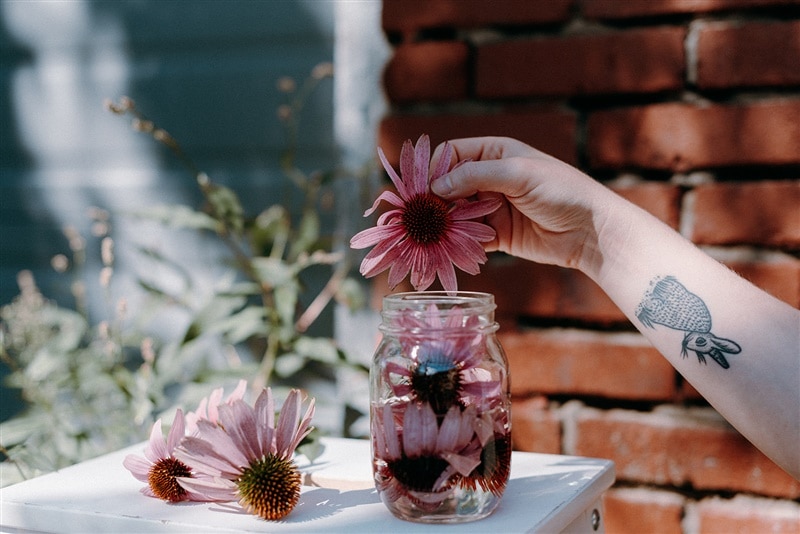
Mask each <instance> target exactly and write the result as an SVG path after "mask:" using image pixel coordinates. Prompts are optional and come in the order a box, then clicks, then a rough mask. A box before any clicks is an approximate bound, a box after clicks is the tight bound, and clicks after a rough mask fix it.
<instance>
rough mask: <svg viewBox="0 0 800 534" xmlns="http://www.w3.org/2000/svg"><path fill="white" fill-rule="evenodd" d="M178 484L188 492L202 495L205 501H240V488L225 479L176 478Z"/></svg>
mask: <svg viewBox="0 0 800 534" xmlns="http://www.w3.org/2000/svg"><path fill="white" fill-rule="evenodd" d="M176 480H177V481H178V484H180V485H181V487H183V489H185V490H186V491H189V492H192V493H194V494H197V495H200V496H202V497H203V498H204V500H208V501H214V502H231V501H235V500H238V494H237V491H238V488H237V486H236V484H235V483H233V482H231V481H230V480H226V479H224V478H213V479H207V478H188V477H178V478H176Z"/></svg>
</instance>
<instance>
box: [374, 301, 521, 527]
mask: <svg viewBox="0 0 800 534" xmlns="http://www.w3.org/2000/svg"><path fill="white" fill-rule="evenodd" d="M494 309H495V304H494V297H493V296H492V295H490V294H488V293H470V292H457V293H451V294H448V293H446V292H444V291H441V292H439V291H427V292H413V293H398V294H394V295H389V296H387V297H385V298H384V299H383V311H382V314H381V315H382V323H381V327H380V329H381V332H382V333H383V338H382V340H381V342H380V344H379V346H378V348H377V350H376V352H375V356H374V359H373V361H372V365H371V369H370V397H371V398H370V400H371V413H370V431H371V436H372V469H373V475H374V478H375V486H376V488H377V490H378V493H379V494H380V497H381V500H383V502H384V504H385V505H386V506H387V507H388V508H389V510H390V511H391V512H392V513H393V514H394V515H395V516H396V517H399V518H400V519H405V520H409V521H417V522H424V523H458V522H465V521H474V520H477V519H481V518H483V517H486V516H488V515H489V514H491V513H492V511H493V510H494V509H495V508H496V507H497V505H498V504H499V502H500V498H501V496H502V495H503V491H504V490H505V488H506V484H507V483H508V478H509V474H510V472H511V400H510V399H511V397H510V391H509V379H508V361H507V360H506V356H505V353H504V352H503V349H502V347H501V346H500V343H499V342H498V340H497V337H496V335H495V332H496V331H497V328H498V326H497V323H496V322H495V320H494Z"/></svg>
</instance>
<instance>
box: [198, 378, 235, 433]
mask: <svg viewBox="0 0 800 534" xmlns="http://www.w3.org/2000/svg"><path fill="white" fill-rule="evenodd" d="M246 391H247V380H239V383H238V384H237V385H236V389H234V390H233V391H232V392H231V394H230V395H228V398H227V400H225V401H224V402H223V401H222V395H223V393H224V390H223V388H217V389H215V390H213V391H212V392H211V394H210V395H209V396H208V397H204V398H203V399H202V400H201V401H200V404H199V405H198V406H197V409H196V410H195V411H193V412H189V413H187V414H186V430H187V431H188V433H189V434H194V433H196V432H197V422H198V421H199V420H201V419H206V420H208V421H211V422H212V423H216V422H217V421H218V420H219V407H220V406H222V405H223V404H231V403H232V402H233V401H237V400H241V399H242V398H244V394H245V392H246Z"/></svg>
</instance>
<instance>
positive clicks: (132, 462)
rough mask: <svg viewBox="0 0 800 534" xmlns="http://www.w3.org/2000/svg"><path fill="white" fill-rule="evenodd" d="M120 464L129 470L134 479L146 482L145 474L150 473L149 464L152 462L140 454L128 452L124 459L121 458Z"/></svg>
mask: <svg viewBox="0 0 800 534" xmlns="http://www.w3.org/2000/svg"><path fill="white" fill-rule="evenodd" d="M122 465H124V466H125V469H127V470H128V471H130V472H131V474H132V475H133V476H134V478H136V480H138V481H140V482H147V475H148V474H149V473H150V466H152V465H153V464H152V463H150V462H148V461H147V460H145V459H144V458H142V457H141V456H136V455H135V454H129V455H127V456H126V457H125V459H124V460H122Z"/></svg>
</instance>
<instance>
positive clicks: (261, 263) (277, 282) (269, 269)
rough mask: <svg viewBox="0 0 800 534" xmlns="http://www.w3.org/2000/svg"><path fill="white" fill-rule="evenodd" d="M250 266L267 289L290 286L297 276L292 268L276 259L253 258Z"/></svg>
mask: <svg viewBox="0 0 800 534" xmlns="http://www.w3.org/2000/svg"><path fill="white" fill-rule="evenodd" d="M251 264H252V266H253V268H254V269H255V271H256V273H257V275H258V279H259V280H261V282H262V283H264V284H266V285H267V286H269V287H280V286H285V285H287V284H291V283H292V282H293V281H294V278H295V276H296V274H297V272H296V269H295V268H294V267H292V266H291V265H289V264H288V263H286V262H285V261H283V260H281V259H278V258H264V257H261V258H253V260H252V261H251Z"/></svg>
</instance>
